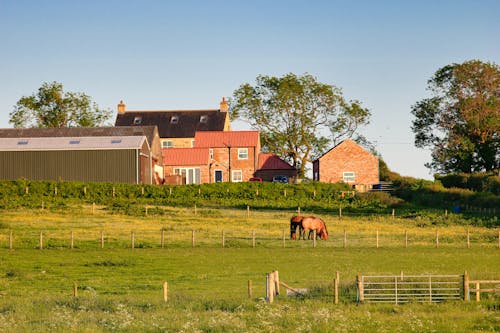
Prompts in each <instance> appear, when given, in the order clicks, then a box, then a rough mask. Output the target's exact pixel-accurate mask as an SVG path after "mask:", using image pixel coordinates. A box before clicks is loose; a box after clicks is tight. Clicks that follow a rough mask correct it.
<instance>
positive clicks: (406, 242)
mask: <svg viewBox="0 0 500 333" xmlns="http://www.w3.org/2000/svg"><path fill="white" fill-rule="evenodd" d="M405 247H408V230H405Z"/></svg>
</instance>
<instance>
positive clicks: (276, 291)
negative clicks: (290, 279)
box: [273, 271, 280, 295]
mask: <svg viewBox="0 0 500 333" xmlns="http://www.w3.org/2000/svg"><path fill="white" fill-rule="evenodd" d="M273 275H274V279H273V280H274V294H275V295H279V294H280V275H279V273H278V271H274V272H273Z"/></svg>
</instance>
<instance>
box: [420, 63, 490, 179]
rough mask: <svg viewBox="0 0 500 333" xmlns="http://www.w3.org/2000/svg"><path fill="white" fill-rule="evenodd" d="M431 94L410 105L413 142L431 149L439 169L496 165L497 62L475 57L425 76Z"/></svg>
mask: <svg viewBox="0 0 500 333" xmlns="http://www.w3.org/2000/svg"><path fill="white" fill-rule="evenodd" d="M428 88H429V89H430V91H431V92H432V94H433V96H432V97H431V98H426V99H423V100H421V101H419V102H417V103H416V104H415V105H413V107H412V114H413V115H414V116H415V119H414V120H413V126H412V130H413V132H414V133H415V145H416V146H417V147H420V148H424V147H430V148H431V149H432V162H431V163H428V164H426V166H427V167H429V168H430V169H432V170H435V171H437V172H439V173H450V172H467V173H472V172H479V171H490V170H497V169H499V168H500V150H499V149H500V141H499V139H500V137H499V133H500V67H499V66H498V65H496V64H494V63H489V62H487V63H485V62H481V61H479V60H471V61H466V62H464V63H462V64H451V65H447V66H444V67H443V68H441V69H439V70H438V71H437V72H436V73H435V74H434V76H433V77H432V78H431V79H430V80H429V81H428Z"/></svg>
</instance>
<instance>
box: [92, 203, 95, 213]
mask: <svg viewBox="0 0 500 333" xmlns="http://www.w3.org/2000/svg"><path fill="white" fill-rule="evenodd" d="M94 213H95V202H93V203H92V215H94Z"/></svg>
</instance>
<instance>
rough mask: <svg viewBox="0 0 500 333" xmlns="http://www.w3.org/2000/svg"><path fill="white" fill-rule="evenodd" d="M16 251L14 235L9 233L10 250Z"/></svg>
mask: <svg viewBox="0 0 500 333" xmlns="http://www.w3.org/2000/svg"><path fill="white" fill-rule="evenodd" d="M13 249H14V237H13V235H12V231H11V232H10V233H9V250H11V251H12V250H13Z"/></svg>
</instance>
